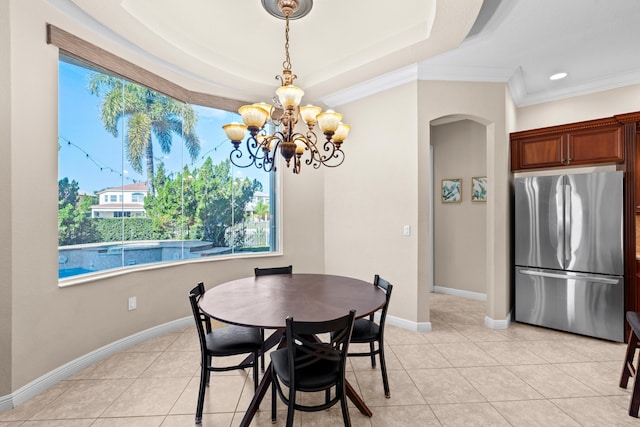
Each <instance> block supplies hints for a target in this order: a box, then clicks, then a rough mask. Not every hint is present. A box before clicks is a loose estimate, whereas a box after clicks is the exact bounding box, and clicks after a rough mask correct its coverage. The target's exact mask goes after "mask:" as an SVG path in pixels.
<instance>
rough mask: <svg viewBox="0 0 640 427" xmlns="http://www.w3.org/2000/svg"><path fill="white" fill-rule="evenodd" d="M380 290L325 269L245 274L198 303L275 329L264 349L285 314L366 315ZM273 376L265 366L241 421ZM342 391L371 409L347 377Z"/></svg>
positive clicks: (378, 302) (218, 315)
mask: <svg viewBox="0 0 640 427" xmlns="http://www.w3.org/2000/svg"><path fill="white" fill-rule="evenodd" d="M385 298H386V295H385V293H384V292H383V291H381V290H380V289H378V288H377V287H375V286H373V284H371V283H369V282H365V281H363V280H358V279H353V278H350V277H343V276H333V275H327V274H274V275H267V276H258V277H253V276H252V277H245V278H243V279H238V280H233V281H231V282H226V283H223V284H220V285H218V286H216V287H214V288H211V289H209V290H208V291H207V292H205V294H204V296H203V297H202V298H201V299H200V309H201V310H202V311H203V312H204V313H205V314H207V315H208V316H210V317H212V318H213V319H216V320H219V321H221V322H225V323H230V324H234V325H240V326H251V327H259V328H265V329H276V332H274V333H273V334H272V335H271V336H270V337H269V338H268V339H266V340H265V344H264V345H263V351H266V350H268V349H269V348H271V347H273V346H275V345H276V344H277V343H278V342H279V341H280V337H282V331H283V330H284V328H285V325H286V322H285V320H286V318H287V316H291V317H293V318H294V319H295V320H298V321H311V322H314V321H317V322H320V321H326V320H331V319H335V318H338V317H341V316H344V315H346V314H347V313H348V312H349V310H351V309H354V310H356V318H360V317H364V316H367V315H369V314H371V313H373V312H375V311H376V310H378V309H380V308H381V307H382V306H383V305H384V303H385ZM271 382H272V378H271V369H267V370H266V372H265V374H264V376H263V377H262V381H261V382H260V385H259V386H258V389H257V391H256V393H255V395H254V396H253V399H252V400H251V404H250V405H249V408H248V409H247V412H246V413H245V416H244V418H243V419H242V421H241V423H240V426H248V425H249V424H250V423H251V420H252V419H253V417H254V415H255V413H256V411H257V410H258V407H259V405H260V402H261V401H262V399H263V398H264V396H265V394H266V392H267V390H268V388H269V385H270V384H271ZM346 394H347V396H348V397H349V399H351V401H352V402H353V403H354V405H355V406H356V407H357V408H358V409H359V410H360V412H362V413H363V414H365V415H368V416H371V415H372V414H373V413H372V412H371V410H370V409H369V407H367V405H366V404H365V403H364V401H363V400H362V398H361V397H360V396H359V395H358V394H357V393H356V392H355V390H354V389H353V387H352V386H351V384H349V382H348V381H347V382H346Z"/></svg>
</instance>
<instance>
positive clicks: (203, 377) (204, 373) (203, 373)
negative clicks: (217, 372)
mask: <svg viewBox="0 0 640 427" xmlns="http://www.w3.org/2000/svg"><path fill="white" fill-rule="evenodd" d="M206 359H207V358H206V357H203V358H202V366H201V368H200V388H199V389H198V406H197V407H196V424H200V423H202V410H203V409H204V393H205V391H206V387H207V379H208V377H209V375H208V374H209V370H208V369H207V368H208V365H206Z"/></svg>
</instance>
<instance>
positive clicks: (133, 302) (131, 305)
mask: <svg viewBox="0 0 640 427" xmlns="http://www.w3.org/2000/svg"><path fill="white" fill-rule="evenodd" d="M137 307H138V301H137V298H136V297H129V311H131V310H135V309H136V308H137Z"/></svg>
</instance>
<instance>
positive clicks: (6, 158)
mask: <svg viewBox="0 0 640 427" xmlns="http://www.w3.org/2000/svg"><path fill="white" fill-rule="evenodd" d="M10 4H11V3H10V2H7V1H3V2H0V141H2V143H1V144H0V199H2V200H3V209H0V238H1V240H2V245H0V396H4V395H7V394H9V392H11V338H12V331H11V328H12V319H11V297H12V292H11V221H12V215H11V191H10V188H11V144H9V141H11V60H10V58H11V43H10V36H11V34H10V25H11V22H10V20H9V16H10Z"/></svg>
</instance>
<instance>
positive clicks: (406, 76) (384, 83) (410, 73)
mask: <svg viewBox="0 0 640 427" xmlns="http://www.w3.org/2000/svg"><path fill="white" fill-rule="evenodd" d="M417 80H418V65H417V64H411V65H409V66H407V67H404V68H400V69H398V70H395V71H391V72H390V73H386V74H383V75H381V76H378V77H375V78H373V79H370V80H366V81H364V82H362V83H358V84H357V85H354V86H351V87H349V88H347V89H344V90H341V91H338V92H334V93H332V94H330V95H327V96H324V97H322V98H320V100H321V101H322V102H323V103H325V104H326V105H328V106H329V107H332V108H334V107H339V106H341V105H344V104H347V103H349V102H353V101H357V100H358V99H362V98H365V97H367V96H371V95H373V94H376V93H379V92H383V91H385V90H388V89H392V88H394V87H397V86H401V85H403V84H406V83H411V82H415V81H417Z"/></svg>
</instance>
